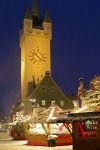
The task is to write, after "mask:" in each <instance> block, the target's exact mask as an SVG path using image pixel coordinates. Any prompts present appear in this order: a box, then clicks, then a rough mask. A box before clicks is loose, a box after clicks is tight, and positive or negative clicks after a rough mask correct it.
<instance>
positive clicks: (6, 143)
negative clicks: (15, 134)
mask: <svg viewBox="0 0 100 150" xmlns="http://www.w3.org/2000/svg"><path fill="white" fill-rule="evenodd" d="M26 143H27V141H15V140H13V139H12V138H11V137H10V136H9V135H8V134H7V133H0V150H51V149H52V150H72V146H56V147H43V146H28V145H26Z"/></svg>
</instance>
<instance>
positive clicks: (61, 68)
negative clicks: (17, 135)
mask: <svg viewBox="0 0 100 150" xmlns="http://www.w3.org/2000/svg"><path fill="white" fill-rule="evenodd" d="M38 1H39V8H40V13H41V15H42V16H43V12H44V9H45V8H48V10H49V14H50V16H51V18H52V22H53V40H52V43H51V61H52V75H53V78H54V80H55V81H56V82H57V84H58V85H59V86H60V87H61V89H62V90H63V91H64V93H65V94H71V93H75V94H76V91H77V87H78V79H79V77H83V78H84V82H85V86H86V87H88V85H89V80H90V79H92V78H93V77H94V75H100V0H38ZM31 5H32V0H0V110H1V111H3V112H5V114H7V112H8V111H9V110H10V109H11V107H12V105H14V104H15V103H16V101H18V100H19V95H20V48H19V30H20V27H21V21H22V18H23V14H24V11H25V9H27V8H31Z"/></svg>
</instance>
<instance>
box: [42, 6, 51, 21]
mask: <svg viewBox="0 0 100 150" xmlns="http://www.w3.org/2000/svg"><path fill="white" fill-rule="evenodd" d="M43 21H44V22H48V23H51V18H50V16H49V13H48V10H47V9H46V10H45V13H44V20H43Z"/></svg>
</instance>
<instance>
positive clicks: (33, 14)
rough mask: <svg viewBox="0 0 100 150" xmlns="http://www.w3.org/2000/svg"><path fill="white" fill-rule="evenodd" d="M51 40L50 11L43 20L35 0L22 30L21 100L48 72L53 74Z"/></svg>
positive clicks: (26, 14) (24, 20)
mask: <svg viewBox="0 0 100 150" xmlns="http://www.w3.org/2000/svg"><path fill="white" fill-rule="evenodd" d="M51 38H52V23H51V19H50V17H49V14H48V11H47V10H46V11H45V14H44V18H43V19H41V17H40V15H39V9H38V3H37V0H33V4H32V10H27V11H26V12H25V15H24V18H23V21H22V27H21V30H20V47H21V99H24V98H25V97H27V96H28V94H29V93H30V92H31V91H32V90H33V89H32V88H34V86H35V85H37V84H38V83H39V82H40V81H41V80H42V79H43V77H44V75H45V72H46V71H49V72H51V63H50V41H51Z"/></svg>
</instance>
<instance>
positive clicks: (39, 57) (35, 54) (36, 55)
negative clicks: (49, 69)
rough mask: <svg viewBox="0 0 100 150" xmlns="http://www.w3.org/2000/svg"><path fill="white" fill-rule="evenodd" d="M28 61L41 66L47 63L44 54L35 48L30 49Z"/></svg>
mask: <svg viewBox="0 0 100 150" xmlns="http://www.w3.org/2000/svg"><path fill="white" fill-rule="evenodd" d="M29 59H30V61H31V62H32V63H33V64H36V65H41V64H44V63H45V62H46V61H47V56H46V54H45V53H44V52H43V51H41V50H40V49H39V47H37V48H36V49H32V51H31V52H30V55H29Z"/></svg>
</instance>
